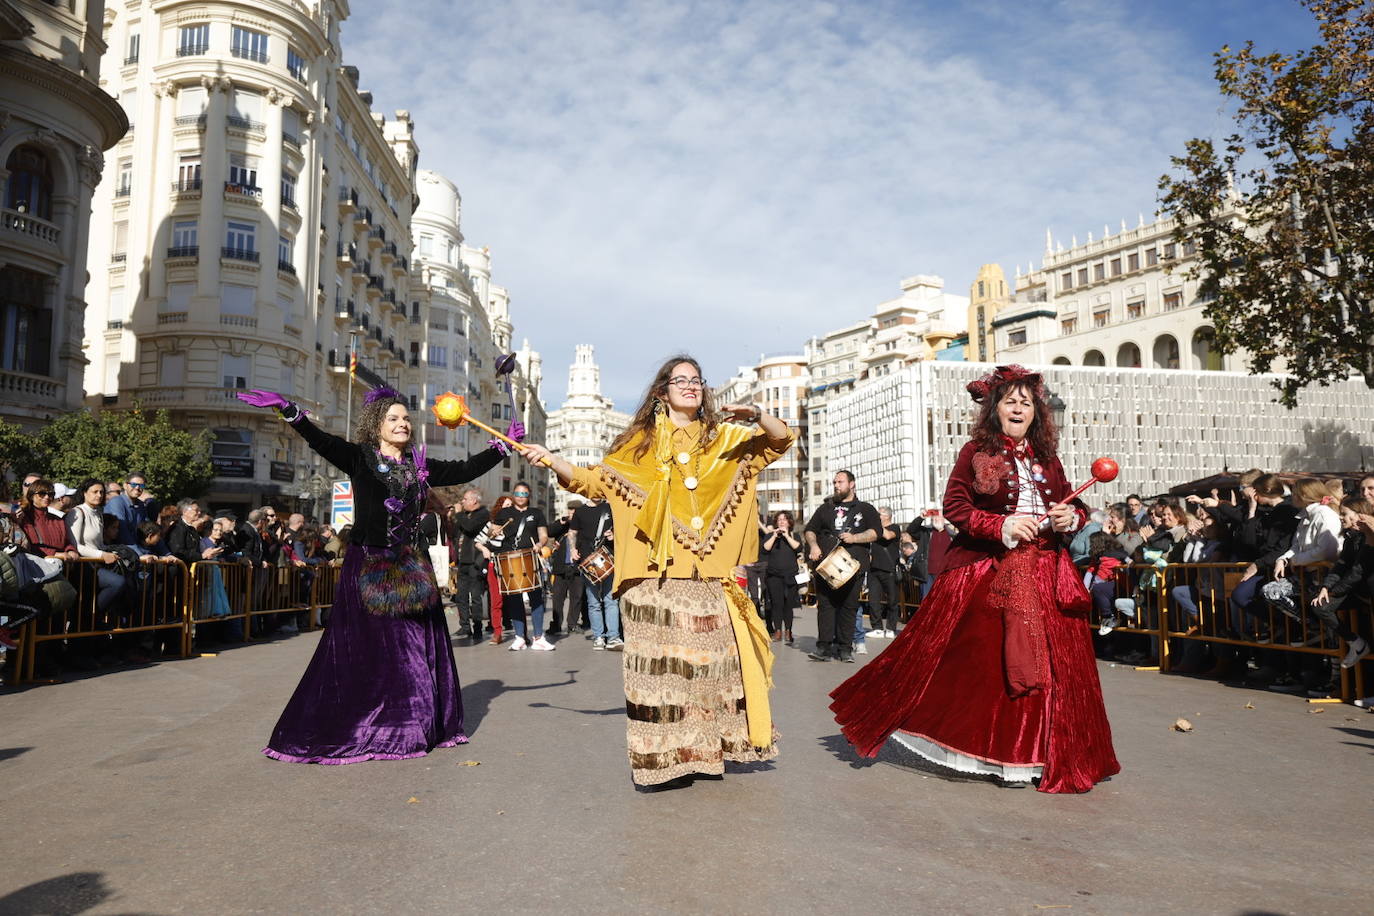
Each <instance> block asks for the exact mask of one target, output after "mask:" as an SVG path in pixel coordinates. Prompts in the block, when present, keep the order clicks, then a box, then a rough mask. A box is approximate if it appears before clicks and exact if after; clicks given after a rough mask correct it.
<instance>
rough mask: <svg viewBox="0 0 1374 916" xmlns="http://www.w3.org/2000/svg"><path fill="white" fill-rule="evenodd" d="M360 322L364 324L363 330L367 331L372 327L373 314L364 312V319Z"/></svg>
mask: <svg viewBox="0 0 1374 916" xmlns="http://www.w3.org/2000/svg"><path fill="white" fill-rule="evenodd" d="M358 324H360V325H362V328H363V330H364V331H366V330H367V329H368V328H370V327H372V316H371V315H369V314H368V313H367V312H363V314H362V320H361V321H359V322H358Z"/></svg>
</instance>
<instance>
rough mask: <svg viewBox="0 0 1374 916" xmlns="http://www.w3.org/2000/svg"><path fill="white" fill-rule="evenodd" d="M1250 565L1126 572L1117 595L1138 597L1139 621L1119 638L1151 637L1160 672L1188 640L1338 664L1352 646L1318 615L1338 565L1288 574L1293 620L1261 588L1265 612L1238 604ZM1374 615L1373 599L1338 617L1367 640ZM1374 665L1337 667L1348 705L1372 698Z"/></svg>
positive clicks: (1095, 620)
mask: <svg viewBox="0 0 1374 916" xmlns="http://www.w3.org/2000/svg"><path fill="white" fill-rule="evenodd" d="M1246 566H1247V564H1245V563H1171V564H1168V565H1167V566H1162V567H1140V566H1134V567H1129V566H1124V567H1119V568H1118V569H1117V570H1116V595H1117V597H1130V598H1133V599H1135V602H1136V616H1135V619H1134V620H1133V621H1132V622H1130V623H1126V624H1122V625H1118V626H1117V627H1116V628H1115V630H1114V632H1120V633H1134V634H1139V635H1143V636H1147V637H1149V638H1150V639H1151V642H1152V645H1153V648H1154V649H1155V650H1156V651H1157V653H1158V655H1157V657H1158V659H1159V670H1160V671H1163V672H1168V671H1169V670H1170V669H1171V668H1172V667H1173V655H1174V651H1173V649H1174V647H1175V644H1176V643H1178V642H1180V641H1188V642H1201V643H1211V644H1213V645H1227V646H1235V647H1238V648H1241V649H1249V650H1253V651H1264V650H1269V651H1277V652H1289V653H1295V654H1303V655H1316V656H1324V657H1326V658H1330V659H1336V660H1339V659H1340V658H1342V657H1343V656H1344V655H1345V653H1346V650H1347V648H1348V647H1347V645H1346V643H1345V641H1344V640H1342V639H1340V637H1339V636H1338V635H1337V634H1336V633H1334V632H1331V631H1329V630H1326V629H1325V628H1324V627H1323V625H1322V624H1321V622H1320V621H1318V620H1317V619H1316V618H1315V617H1314V616H1313V615H1312V613H1311V610H1310V603H1311V600H1312V598H1313V597H1314V596H1315V595H1316V593H1317V590H1318V588H1319V584H1320V582H1321V580H1322V579H1323V578H1324V577H1325V576H1326V573H1327V572H1328V571H1329V570H1330V564H1326V563H1320V564H1312V565H1310V566H1307V567H1300V568H1291V569H1290V570H1289V571H1288V578H1289V579H1290V581H1291V582H1292V584H1293V592H1294V594H1293V612H1292V614H1291V615H1290V614H1285V613H1284V612H1283V609H1282V608H1280V607H1279V606H1278V605H1276V604H1275V603H1274V602H1271V601H1269V600H1268V598H1266V597H1265V596H1264V594H1263V592H1262V591H1259V590H1257V591H1256V593H1255V603H1256V605H1258V606H1261V607H1262V610H1260V611H1258V612H1252V611H1247V610H1244V609H1239V608H1233V607H1232V606H1231V595H1232V593H1233V592H1234V591H1235V588H1236V586H1238V585H1239V584H1240V583H1241V580H1242V577H1243V576H1244V570H1245V568H1246ZM1176 589H1180V590H1185V589H1186V590H1187V594H1188V596H1189V597H1191V598H1192V600H1193V603H1194V604H1195V605H1196V606H1197V610H1198V613H1197V615H1196V616H1194V615H1193V614H1192V613H1190V612H1189V611H1188V610H1187V609H1186V607H1185V606H1184V605H1183V604H1182V603H1181V602H1180V600H1179V599H1180V598H1181V597H1182V596H1181V594H1180V592H1178V591H1175V590H1176ZM1369 610H1370V603H1369V601H1368V600H1365V601H1362V602H1361V603H1360V604H1359V606H1357V607H1356V608H1350V607H1345V608H1342V609H1341V610H1340V611H1338V613H1340V614H1342V615H1345V623H1347V624H1348V625H1349V626H1350V627H1351V628H1352V629H1354V630H1355V631H1356V632H1361V631H1362V629H1363V631H1364V632H1363V635H1364V636H1365V638H1366V639H1369V638H1370V636H1371V634H1370V632H1369V628H1368V624H1369V614H1368V611H1369ZM1361 611H1363V612H1365V613H1361ZM1100 623H1101V620H1100V618H1099V615H1098V614H1097V611H1096V608H1094V609H1093V610H1092V612H1091V613H1090V615H1089V624H1090V625H1091V626H1092V627H1093V628H1094V629H1096V628H1097V627H1098V625H1099V624H1100ZM1362 624H1364V625H1365V626H1363V627H1362V626H1361V625H1362ZM1370 662H1371V660H1370V659H1366V660H1365V661H1362V662H1360V663H1359V664H1357V665H1356V666H1355V667H1354V668H1339V667H1338V668H1337V670H1338V671H1339V675H1340V677H1339V680H1340V695H1341V699H1342V700H1344V701H1346V702H1349V701H1350V700H1352V699H1354V698H1355V697H1357V696H1366V695H1367V694H1366V693H1365V673H1366V672H1365V668H1366V665H1368V664H1370Z"/></svg>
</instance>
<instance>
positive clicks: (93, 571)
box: [0, 473, 348, 670]
mask: <svg viewBox="0 0 1374 916" xmlns="http://www.w3.org/2000/svg"><path fill="white" fill-rule="evenodd" d="M18 497H19V498H18V500H17V501H15V502H12V503H0V543H3V545H4V551H3V554H2V555H0V598H3V599H4V601H5V605H4V606H3V607H0V653H5V652H6V651H7V650H10V649H13V648H15V645H16V644H15V635H16V630H17V629H18V627H20V626H22V625H23V624H25V623H27V622H28V621H29V620H32V619H34V618H35V617H52V616H53V615H69V616H68V617H67V621H68V622H67V626H68V627H69V628H71V627H72V623H71V615H72V613H73V611H74V608H75V606H76V604H77V598H78V591H79V590H80V591H82V592H85V593H86V594H87V595H88V599H87V603H88V608H89V614H88V617H89V619H86V618H82V619H81V620H80V621H79V624H84V625H85V626H86V627H88V628H89V629H99V630H106V629H119V628H129V627H138V626H147V625H149V624H157V623H166V622H168V620H169V619H171V615H173V614H175V613H176V612H177V609H175V608H172V607H170V606H169V605H168V603H167V602H166V601H164V600H163V599H164V597H165V596H166V595H168V594H172V593H174V591H175V590H174V588H173V584H174V580H175V577H177V576H179V575H181V574H182V573H181V569H183V568H189V567H190V566H191V564H193V563H197V562H204V561H212V560H213V561H217V562H218V563H222V564H227V565H241V566H249V567H253V568H254V569H261V570H267V569H270V568H274V567H279V566H295V567H302V568H303V572H302V574H300V575H297V576H293V577H291V579H290V581H291V583H292V585H291V588H292V589H294V591H295V593H294V594H291V595H288V596H286V600H287V603H289V604H290V605H291V606H298V607H301V608H304V607H305V605H306V600H307V598H308V591H309V577H310V570H311V568H313V567H315V566H318V565H320V564H323V563H328V562H330V560H332V559H334V558H336V557H340V556H342V554H343V544H344V543H346V541H347V536H348V532H347V531H346V530H345V531H341V532H335V531H334V530H333V529H332V528H330V527H329V526H328V525H317V524H315V523H314V522H313V521H312V520H308V519H306V518H305V517H304V516H303V515H301V514H299V513H293V514H286V513H285V512H282V513H278V511H277V510H276V509H275V508H273V507H272V506H270V505H267V506H263V507H261V508H257V509H253V510H251V511H250V512H248V513H246V514H245V515H244V517H243V518H240V517H239V514H238V513H236V512H235V511H233V510H229V509H223V510H219V511H217V512H215V513H213V514H211V513H209V512H208V511H207V510H206V507H205V504H204V503H203V502H201V501H199V500H195V499H181V500H175V501H166V502H159V501H158V500H157V499H155V498H154V497H153V496H152V493H151V490H150V487H149V485H148V481H147V479H146V477H145V476H144V475H143V474H140V473H131V474H129V475H127V476H126V477H125V479H124V480H122V481H119V480H112V481H102V480H98V479H95V478H90V479H87V480H84V481H81V483H80V484H79V485H78V486H76V487H70V486H67V485H66V484H63V483H60V482H54V481H52V480H49V479H47V478H45V477H43V476H41V475H39V474H27V475H25V476H24V477H23V478H22V483H21V485H20V488H19V492H18ZM77 560H85V561H88V562H85V563H74V562H70V561H77ZM178 560H179V561H181V562H180V564H178V563H177V562H176V561H178ZM182 564H184V567H183V565H182ZM73 580H75V581H73ZM252 581H253V582H254V583H255V586H254V589H253V590H252V592H251V593H249V594H237V593H233V594H231V590H229V589H226V587H225V578H224V576H223V575H222V574H221V572H220V570H219V569H218V568H213V569H211V572H210V574H209V575H207V576H205V577H204V578H203V581H201V582H198V583H197V584H196V587H197V588H198V589H199V590H200V593H199V594H197V595H196V596H195V597H196V599H197V602H198V604H199V605H203V609H202V611H203V613H204V614H205V616H206V617H209V618H214V617H227V616H230V615H231V614H233V613H235V612H238V611H242V610H243V608H244V606H245V605H253V604H254V603H256V604H257V605H259V606H261V603H262V601H263V600H264V599H265V598H266V594H265V591H266V588H267V587H268V586H269V584H270V581H271V577H269V576H265V575H259V576H256V577H254V578H253V579H252ZM273 597H274V599H277V600H281V598H280V596H273ZM235 604H237V605H238V606H237V607H235V606H233V605H235ZM75 613H77V614H79V613H80V612H79V611H78V612H75ZM253 625H254V627H255V628H256V629H257V630H258V633H259V634H260V635H266V634H267V633H270V632H273V631H280V632H283V633H287V634H289V633H294V632H296V631H297V629H298V626H297V614H295V613H282V614H276V615H264V616H263V617H261V618H256V619H254V622H253ZM241 627H242V622H241V620H238V619H234V620H229V621H224V622H222V623H216V622H214V621H211V623H209V624H208V625H206V626H202V627H197V641H198V642H199V643H200V644H202V645H204V644H207V643H210V642H214V641H219V640H223V641H236V640H238V639H241V638H242V635H243V631H242V629H241ZM179 649H180V645H179V642H178V641H177V640H176V639H175V638H174V636H173V635H172V634H159V633H156V632H145V633H141V634H134V633H130V634H123V635H117V636H111V637H108V638H105V639H103V640H69V641H67V644H66V645H50V646H45V647H44V651H43V653H42V654H41V657H40V659H39V662H40V667H41V668H45V669H49V670H52V669H58V668H68V669H77V670H91V669H94V668H97V667H101V666H104V665H109V664H119V663H133V664H137V663H143V662H147V661H149V660H150V659H151V658H152V657H153V656H155V655H158V654H162V653H171V652H177V651H179Z"/></svg>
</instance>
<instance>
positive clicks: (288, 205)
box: [281, 197, 301, 213]
mask: <svg viewBox="0 0 1374 916" xmlns="http://www.w3.org/2000/svg"><path fill="white" fill-rule="evenodd" d="M281 205H282V209H283V210H290V211H291V212H292V213H300V212H301V209H300V207H298V206H296V199H295V198H294V197H283V198H282V199H281Z"/></svg>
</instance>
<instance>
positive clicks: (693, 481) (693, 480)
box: [682, 477, 697, 490]
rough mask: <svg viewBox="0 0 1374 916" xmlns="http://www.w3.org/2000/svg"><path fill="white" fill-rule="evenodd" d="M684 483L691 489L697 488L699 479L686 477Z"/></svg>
mask: <svg viewBox="0 0 1374 916" xmlns="http://www.w3.org/2000/svg"><path fill="white" fill-rule="evenodd" d="M682 485H683V486H684V487H686V488H687V489H689V490H695V489H696V488H697V479H696V478H695V477H687V478H684V479H683V481H682Z"/></svg>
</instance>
